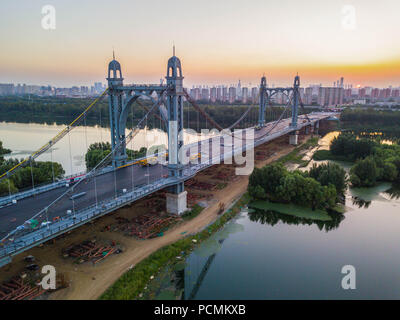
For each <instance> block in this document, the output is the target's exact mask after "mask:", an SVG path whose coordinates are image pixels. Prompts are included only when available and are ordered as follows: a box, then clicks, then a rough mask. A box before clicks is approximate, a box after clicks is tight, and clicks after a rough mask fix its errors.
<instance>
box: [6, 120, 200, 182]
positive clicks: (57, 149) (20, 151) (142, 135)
mask: <svg viewBox="0 0 400 320" xmlns="http://www.w3.org/2000/svg"><path fill="white" fill-rule="evenodd" d="M64 128H65V125H56V124H54V125H48V124H37V123H9V122H0V141H2V142H3V146H4V147H5V148H8V149H11V150H12V153H11V154H9V155H7V156H5V158H10V157H11V158H18V159H20V158H25V157H28V156H29V155H31V154H32V153H33V152H34V151H36V150H38V149H39V148H40V147H42V146H43V145H44V144H46V143H47V142H48V141H50V140H51V139H52V138H53V137H54V136H56V135H57V134H58V133H59V132H60V131H62V130H63V129H64ZM126 132H127V134H128V132H129V131H128V130H127V131H126ZM198 139H199V138H198V136H197V135H194V134H185V135H184V143H185V144H186V143H191V142H195V141H197V140H198ZM110 140H111V134H110V129H108V128H101V127H99V126H94V127H90V126H79V127H76V128H75V129H74V130H72V131H71V132H70V133H69V134H68V135H66V136H65V137H64V138H63V139H62V140H60V141H59V142H58V143H57V144H56V145H55V146H54V147H53V148H51V149H49V150H48V151H47V152H46V153H44V154H43V155H41V156H39V158H38V159H37V161H55V162H59V163H61V164H62V166H63V168H64V170H65V173H66V175H70V174H76V173H80V172H83V171H85V169H86V166H85V158H84V157H85V153H86V150H87V148H88V146H89V145H90V144H91V143H94V142H100V141H102V142H110ZM163 144H164V145H165V146H167V145H168V138H167V135H166V133H165V132H164V131H161V130H159V129H152V130H148V129H142V130H140V131H139V133H138V134H137V135H136V136H135V138H134V139H132V141H131V142H130V143H128V145H127V148H128V149H132V150H139V149H140V148H141V147H147V148H150V147H151V146H155V145H163Z"/></svg>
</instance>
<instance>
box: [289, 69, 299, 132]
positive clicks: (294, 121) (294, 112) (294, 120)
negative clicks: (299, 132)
mask: <svg viewBox="0 0 400 320" xmlns="http://www.w3.org/2000/svg"><path fill="white" fill-rule="evenodd" d="M299 89H300V77H299V75H297V76H296V77H295V78H294V84H293V105H292V123H291V126H292V127H293V128H297V118H298V116H299V103H300V91H299Z"/></svg>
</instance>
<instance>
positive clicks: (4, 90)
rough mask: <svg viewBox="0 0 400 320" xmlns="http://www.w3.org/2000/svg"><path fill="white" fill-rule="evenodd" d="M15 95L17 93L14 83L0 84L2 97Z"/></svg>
mask: <svg viewBox="0 0 400 320" xmlns="http://www.w3.org/2000/svg"><path fill="white" fill-rule="evenodd" d="M14 93H15V88H14V84H13V83H0V95H1V96H11V95H13V94H14Z"/></svg>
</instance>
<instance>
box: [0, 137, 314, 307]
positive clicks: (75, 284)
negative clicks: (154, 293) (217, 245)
mask: <svg viewBox="0 0 400 320" xmlns="http://www.w3.org/2000/svg"><path fill="white" fill-rule="evenodd" d="M303 138H304V139H307V138H309V137H303ZM287 140H288V138H287V137H281V138H280V139H277V140H275V141H273V142H271V143H268V144H264V145H262V146H260V147H258V148H257V149H256V151H258V150H263V151H264V152H267V153H268V156H265V159H259V160H257V161H256V164H255V165H256V166H257V167H261V166H264V165H266V164H268V163H271V162H273V161H275V160H277V159H278V158H280V157H282V156H283V155H286V154H288V153H289V152H290V151H292V150H293V149H294V147H293V146H290V145H289V144H288V143H287ZM303 141H305V140H303ZM303 141H302V142H303ZM196 178H197V176H196ZM198 178H199V179H200V180H201V179H207V177H204V176H203V177H202V174H200V175H199V176H198ZM247 184H248V176H239V177H237V178H236V179H235V180H234V181H233V182H229V183H228V186H227V187H225V188H224V189H222V190H217V191H205V193H207V192H208V193H209V194H210V195H212V199H211V200H209V201H208V207H207V208H205V209H204V210H203V211H202V212H201V214H199V215H198V216H197V217H195V218H194V219H192V220H189V221H186V222H182V223H179V224H177V225H176V226H174V227H173V228H171V229H170V230H168V231H167V232H166V233H165V234H164V235H163V236H162V237H157V238H153V239H150V240H136V239H133V238H131V237H127V236H124V235H123V234H122V233H120V232H112V231H104V228H105V227H106V226H109V225H111V224H113V223H115V217H116V216H121V217H128V218H132V217H134V216H135V215H139V214H141V213H143V212H144V211H145V210H146V208H144V207H143V206H141V204H140V203H136V204H134V205H132V206H131V207H125V208H122V209H120V210H118V211H116V212H114V213H112V214H110V215H107V216H105V217H102V218H100V219H98V220H97V221H95V222H93V223H89V224H86V225H84V226H82V227H80V228H79V229H77V230H75V231H73V232H71V233H70V234H68V235H66V236H65V237H64V238H63V239H61V240H58V241H50V242H49V243H46V244H45V245H43V246H41V247H36V248H33V249H31V250H29V251H27V252H24V253H23V254H21V255H19V256H16V257H14V259H13V262H12V263H11V264H9V265H8V266H5V267H4V268H2V269H0V282H1V281H4V280H6V279H8V278H10V277H11V276H13V275H15V274H18V273H20V272H21V271H22V270H23V269H24V266H25V265H26V263H25V262H24V261H23V257H25V256H27V255H33V256H34V257H35V258H36V259H37V263H38V264H39V265H44V264H50V265H53V266H55V267H56V270H57V272H58V273H62V274H63V275H64V276H65V278H66V279H67V281H68V282H69V287H68V288H65V289H60V290H58V291H56V292H53V293H51V294H50V295H49V299H66V300H73V299H97V298H98V297H99V296H100V295H101V294H102V293H103V292H104V291H105V290H106V289H107V288H108V287H109V286H110V285H112V284H113V283H114V282H115V281H116V280H117V279H118V278H119V277H120V276H121V275H122V274H123V273H124V272H126V271H127V270H128V269H129V268H131V267H133V266H134V265H135V264H137V263H138V262H140V261H141V260H142V259H144V258H146V257H147V256H148V255H150V254H151V253H153V252H154V251H156V250H158V249H159V248H162V247H163V246H165V245H168V244H171V243H173V242H175V241H177V240H178V239H180V238H182V237H184V236H185V235H187V234H193V233H197V232H198V231H200V230H202V229H203V228H204V227H205V226H207V225H208V224H210V223H212V222H213V221H215V219H216V218H217V216H218V215H217V213H218V209H219V203H220V202H222V203H224V204H225V206H226V207H227V206H229V205H230V204H231V203H232V202H233V201H235V200H236V199H238V198H239V197H240V196H241V195H242V194H243V193H244V192H245V191H246V189H247ZM182 233H184V235H182ZM90 239H96V240H97V241H115V242H116V243H118V244H119V245H120V246H121V247H122V248H123V253H121V254H118V255H116V254H115V255H112V256H110V257H109V258H107V259H105V260H104V261H102V262H101V263H99V264H98V265H92V264H91V263H83V264H79V265H78V264H74V263H73V262H72V259H65V258H63V257H62V255H61V250H62V248H65V247H66V246H68V245H70V244H72V243H78V242H81V241H84V240H90Z"/></svg>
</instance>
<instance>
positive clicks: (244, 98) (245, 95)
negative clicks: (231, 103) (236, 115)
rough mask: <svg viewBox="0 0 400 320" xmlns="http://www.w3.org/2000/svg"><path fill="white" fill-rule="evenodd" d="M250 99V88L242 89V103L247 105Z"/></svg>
mask: <svg viewBox="0 0 400 320" xmlns="http://www.w3.org/2000/svg"><path fill="white" fill-rule="evenodd" d="M248 98H249V88H247V87H243V88H242V102H243V103H247V99H248Z"/></svg>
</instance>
